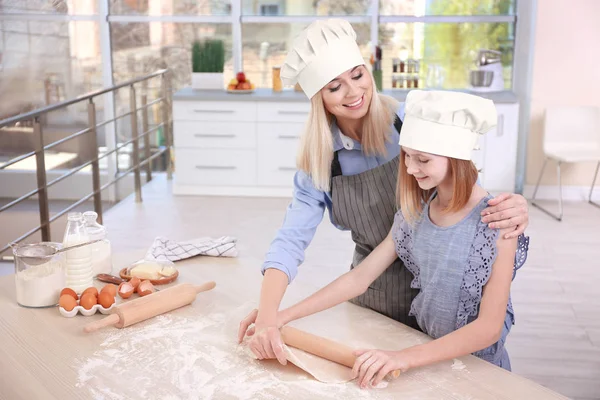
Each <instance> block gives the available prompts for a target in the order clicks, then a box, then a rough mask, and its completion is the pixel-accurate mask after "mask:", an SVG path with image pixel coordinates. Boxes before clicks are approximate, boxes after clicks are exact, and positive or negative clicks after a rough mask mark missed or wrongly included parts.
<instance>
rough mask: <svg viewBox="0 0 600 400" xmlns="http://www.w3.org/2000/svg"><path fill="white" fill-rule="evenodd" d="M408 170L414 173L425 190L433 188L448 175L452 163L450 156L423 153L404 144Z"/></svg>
mask: <svg viewBox="0 0 600 400" xmlns="http://www.w3.org/2000/svg"><path fill="white" fill-rule="evenodd" d="M402 151H403V152H404V163H405V164H406V172H407V173H408V174H409V175H412V176H413V177H414V178H415V179H416V180H417V183H418V184H419V187H420V188H421V189H423V190H430V189H433V188H435V187H437V186H439V185H440V184H442V182H444V180H445V179H446V178H447V177H448V175H449V170H450V163H449V162H448V157H443V156H437V155H435V154H429V153H423V152H422V151H416V150H413V149H411V148H408V147H404V146H402Z"/></svg>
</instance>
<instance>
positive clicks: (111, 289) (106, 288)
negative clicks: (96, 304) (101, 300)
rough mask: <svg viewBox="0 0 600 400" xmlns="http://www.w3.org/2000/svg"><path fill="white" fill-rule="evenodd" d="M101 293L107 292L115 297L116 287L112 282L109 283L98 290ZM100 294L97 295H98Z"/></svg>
mask: <svg viewBox="0 0 600 400" xmlns="http://www.w3.org/2000/svg"><path fill="white" fill-rule="evenodd" d="M102 293H109V294H110V297H115V296H116V295H117V287H116V286H115V285H113V284H112V283H109V284H108V285H106V286H104V287H103V288H102V290H100V294H102ZM100 294H99V295H98V297H99V296H100Z"/></svg>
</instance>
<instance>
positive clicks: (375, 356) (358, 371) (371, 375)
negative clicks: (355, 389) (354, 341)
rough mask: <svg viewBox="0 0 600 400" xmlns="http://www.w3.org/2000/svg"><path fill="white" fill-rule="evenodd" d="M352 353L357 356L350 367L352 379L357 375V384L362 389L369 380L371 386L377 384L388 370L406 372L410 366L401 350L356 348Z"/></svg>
mask: <svg viewBox="0 0 600 400" xmlns="http://www.w3.org/2000/svg"><path fill="white" fill-rule="evenodd" d="M354 355H356V356H357V358H356V362H355V363H354V368H352V379H354V378H357V377H358V379H357V384H358V385H359V386H360V387H361V388H362V389H364V388H366V387H367V386H368V385H369V382H371V381H372V382H371V386H377V385H378V384H379V383H380V382H381V381H382V380H383V379H384V378H385V376H386V375H387V374H389V373H390V372H393V371H396V370H400V371H401V372H406V371H408V369H409V368H410V366H409V364H408V360H407V357H405V356H404V355H403V353H402V351H384V350H357V351H355V352H354Z"/></svg>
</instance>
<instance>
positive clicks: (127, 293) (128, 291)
mask: <svg viewBox="0 0 600 400" xmlns="http://www.w3.org/2000/svg"><path fill="white" fill-rule="evenodd" d="M133 292H134V289H133V286H131V283H129V282H123V283H121V284H120V285H119V290H118V293H119V296H121V298H123V299H128V298H130V297H131V295H132V294H133Z"/></svg>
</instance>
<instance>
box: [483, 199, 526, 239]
mask: <svg viewBox="0 0 600 400" xmlns="http://www.w3.org/2000/svg"><path fill="white" fill-rule="evenodd" d="M481 215H482V217H483V218H482V219H481V220H482V221H483V222H485V223H486V224H489V227H490V228H492V229H505V228H514V231H512V232H510V233H507V234H506V235H505V236H504V238H505V239H511V238H516V237H518V236H519V235H521V234H522V233H523V232H525V228H527V225H529V210H528V205H527V200H526V199H525V198H524V197H523V196H521V195H520V194H513V193H502V194H501V195H499V196H496V197H494V198H493V199H491V200H490V201H489V202H488V207H487V208H486V209H485V210H483V211H482V212H481Z"/></svg>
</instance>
